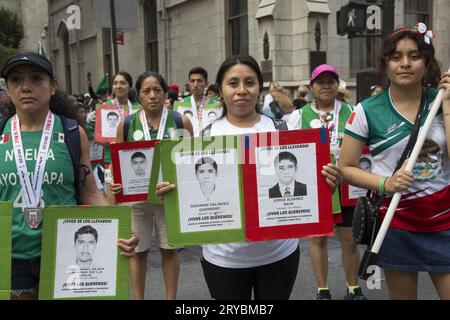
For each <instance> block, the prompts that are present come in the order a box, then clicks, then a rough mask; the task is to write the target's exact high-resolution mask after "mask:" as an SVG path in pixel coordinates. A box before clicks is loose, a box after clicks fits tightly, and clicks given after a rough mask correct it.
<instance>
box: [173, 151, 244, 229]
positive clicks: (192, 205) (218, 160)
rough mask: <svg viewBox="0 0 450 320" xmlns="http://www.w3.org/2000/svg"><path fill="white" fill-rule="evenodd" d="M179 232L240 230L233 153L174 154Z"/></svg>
mask: <svg viewBox="0 0 450 320" xmlns="http://www.w3.org/2000/svg"><path fill="white" fill-rule="evenodd" d="M175 161H176V172H177V177H178V181H177V190H178V202H179V210H180V228H181V232H199V231H214V230H227V229H239V228H241V218H240V191H239V180H238V179H239V174H238V165H237V163H238V162H237V154H236V150H234V149H230V150H221V151H217V150H216V151H214V152H211V151H197V152H194V153H192V152H186V153H183V152H178V153H176V154H175Z"/></svg>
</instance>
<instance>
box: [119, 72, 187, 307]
mask: <svg viewBox="0 0 450 320" xmlns="http://www.w3.org/2000/svg"><path fill="white" fill-rule="evenodd" d="M167 90H168V89H167V84H166V81H165V80H164V78H163V77H162V76H161V75H160V74H159V73H156V72H144V73H143V74H142V75H140V76H139V78H138V80H137V81H136V91H137V93H138V97H139V101H140V103H141V104H142V109H141V110H140V111H139V112H137V113H135V114H133V115H132V116H129V117H131V119H129V118H127V120H129V128H128V132H127V133H125V134H124V130H125V129H124V127H125V126H124V122H121V123H120V124H119V126H118V128H117V142H118V143H120V142H125V141H150V140H162V139H169V138H175V137H177V136H179V134H180V133H184V134H185V135H189V136H192V134H193V130H192V125H191V122H190V121H189V119H188V118H186V117H185V116H182V115H180V114H179V113H177V112H175V111H172V110H169V109H167V108H165V107H164V105H165V99H166V93H167ZM177 123H178V124H180V123H181V124H182V125H178V126H177ZM183 129H184V130H185V131H184V132H183V131H182V130H183ZM124 138H125V139H124ZM147 163H148V162H147ZM146 170H151V168H146ZM121 189H122V185H120V184H113V185H112V191H113V193H114V194H117V193H118V192H119V191H120V190H121ZM153 223H154V224H155V232H156V240H157V244H158V246H159V248H160V253H161V258H162V269H163V276H164V283H165V285H166V293H167V298H168V299H169V300H174V299H176V294H177V286H178V274H179V268H180V262H179V259H178V255H177V250H176V249H174V248H172V247H170V246H169V245H168V242H167V226H166V222H165V216H164V207H163V206H162V205H155V204H150V203H148V202H140V203H133V204H132V224H133V230H135V231H136V233H137V235H138V236H139V237H140V239H141V241H140V244H139V246H138V247H137V248H136V255H135V257H133V258H132V260H131V283H132V288H133V294H134V298H135V299H139V300H142V299H144V293H145V278H146V273H147V258H148V253H149V249H150V240H151V234H152V229H153Z"/></svg>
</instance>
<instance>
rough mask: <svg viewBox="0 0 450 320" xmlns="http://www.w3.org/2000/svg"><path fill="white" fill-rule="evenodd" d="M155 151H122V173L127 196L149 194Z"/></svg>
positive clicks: (120, 156) (120, 159)
mask: <svg viewBox="0 0 450 320" xmlns="http://www.w3.org/2000/svg"><path fill="white" fill-rule="evenodd" d="M153 153H154V149H134V150H120V151H119V161H120V172H121V175H122V186H123V194H124V195H125V196H128V195H135V194H142V193H147V192H148V186H149V184H150V173H151V169H152V162H153Z"/></svg>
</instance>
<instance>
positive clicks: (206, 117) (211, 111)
mask: <svg viewBox="0 0 450 320" xmlns="http://www.w3.org/2000/svg"><path fill="white" fill-rule="evenodd" d="M222 114H223V108H205V109H203V112H202V124H203V128H205V127H207V126H209V125H210V124H211V123H214V121H216V120H217V119H219V118H220V117H222Z"/></svg>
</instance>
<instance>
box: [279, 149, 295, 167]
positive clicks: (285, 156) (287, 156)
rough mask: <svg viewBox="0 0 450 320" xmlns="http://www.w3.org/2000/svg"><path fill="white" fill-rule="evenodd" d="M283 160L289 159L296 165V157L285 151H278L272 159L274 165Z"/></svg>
mask: <svg viewBox="0 0 450 320" xmlns="http://www.w3.org/2000/svg"><path fill="white" fill-rule="evenodd" d="M283 160H289V161H291V162H292V163H293V164H295V166H296V167H297V157H296V156H294V155H293V154H292V153H290V152H286V151H284V152H280V153H279V154H278V155H277V156H276V157H275V160H274V162H273V163H274V165H275V166H276V165H277V164H278V163H280V161H283Z"/></svg>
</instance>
